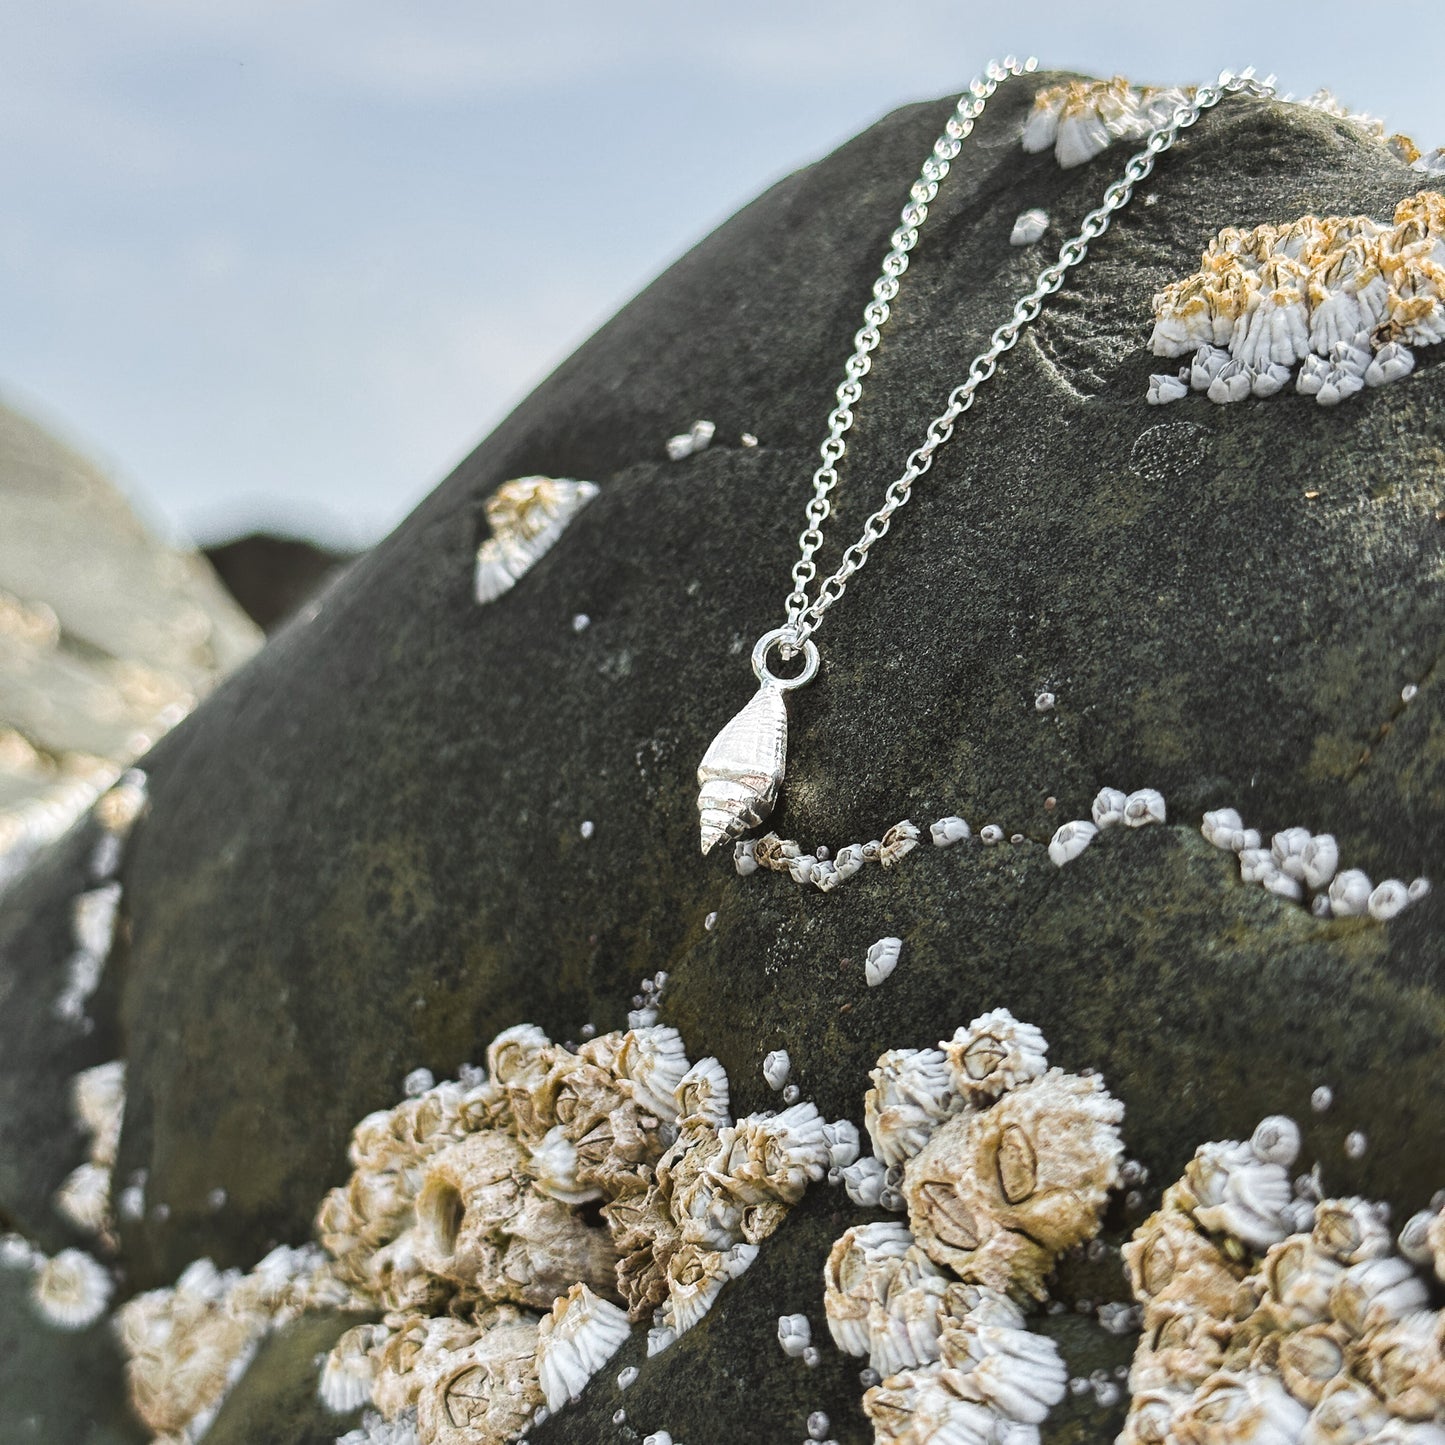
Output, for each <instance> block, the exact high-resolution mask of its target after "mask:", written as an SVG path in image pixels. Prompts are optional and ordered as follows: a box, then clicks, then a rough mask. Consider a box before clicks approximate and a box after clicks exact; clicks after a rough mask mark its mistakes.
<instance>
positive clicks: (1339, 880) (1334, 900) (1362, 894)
mask: <svg viewBox="0 0 1445 1445" xmlns="http://www.w3.org/2000/svg"><path fill="white" fill-rule="evenodd" d="M1373 891H1374V884H1372V883H1371V882H1370V878H1369V875H1368V874H1367V873H1363V872H1361V870H1360V869H1358V868H1346V869H1345V870H1344V872H1343V873H1337V874H1336V875H1335V877H1334V879H1333V880H1332V881H1331V883H1330V908H1331V909H1332V910H1333V912H1334V915H1335V917H1336V918H1362V917H1364V915H1365V914H1367V913H1368V912H1369V911H1370V896H1371V894H1372V893H1373Z"/></svg>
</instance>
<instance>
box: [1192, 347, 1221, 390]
mask: <svg viewBox="0 0 1445 1445" xmlns="http://www.w3.org/2000/svg"><path fill="white" fill-rule="evenodd" d="M1229 360H1230V357H1229V352H1227V351H1226V350H1225V349H1224V348H1223V347H1222V346H1201V347H1200V348H1199V349H1198V350H1197V351H1196V352H1195V353H1194V359H1193V360H1192V361H1191V362H1190V363H1189V384H1190V386H1192V387H1193V388H1194V390H1195V391H1208V390H1209V388H1210V387H1211V386H1213V385H1214V378H1215V377H1216V376H1218V375H1219V373H1220V372H1221V371H1223V370H1224V368H1225V367H1226V366H1228V365H1229Z"/></svg>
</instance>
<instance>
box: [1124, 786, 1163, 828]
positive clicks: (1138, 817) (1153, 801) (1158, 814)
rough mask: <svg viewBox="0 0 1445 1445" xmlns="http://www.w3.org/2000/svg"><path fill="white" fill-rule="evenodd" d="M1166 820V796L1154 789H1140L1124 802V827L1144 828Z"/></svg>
mask: <svg viewBox="0 0 1445 1445" xmlns="http://www.w3.org/2000/svg"><path fill="white" fill-rule="evenodd" d="M1164 820H1165V808H1164V795H1163V794H1162V793H1160V792H1158V791H1157V790H1156V789H1154V788H1140V789H1139V790H1138V791H1137V792H1133V793H1130V794H1129V796H1128V797H1127V798H1126V799H1125V800H1124V826H1125V827H1127V828H1142V827H1144V826H1145V825H1146V824H1148V823H1162V822H1164Z"/></svg>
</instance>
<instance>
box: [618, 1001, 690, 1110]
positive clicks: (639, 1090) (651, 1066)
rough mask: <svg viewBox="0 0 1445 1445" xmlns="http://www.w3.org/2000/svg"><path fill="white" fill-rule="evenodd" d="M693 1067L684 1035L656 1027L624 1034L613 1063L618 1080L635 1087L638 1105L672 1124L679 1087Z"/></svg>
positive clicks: (663, 1026)
mask: <svg viewBox="0 0 1445 1445" xmlns="http://www.w3.org/2000/svg"><path fill="white" fill-rule="evenodd" d="M690 1068H691V1064H690V1063H689V1062H688V1057H687V1050H686V1049H685V1047H684V1046H683V1042H682V1035H681V1034H679V1033H678V1031H677V1030H676V1029H674V1028H669V1027H667V1026H666V1025H657V1024H650V1025H648V1026H646V1027H642V1028H633V1029H630V1030H629V1031H628V1032H627V1033H625V1034H624V1035H623V1036H622V1041H621V1043H620V1045H619V1047H618V1050H617V1055H616V1059H615V1062H614V1064H613V1069H614V1071H615V1072H616V1074H617V1075H618V1077H619V1078H623V1079H627V1080H628V1081H629V1082H630V1083H631V1084H632V1094H633V1097H634V1098H635V1099H636V1100H637V1102H638V1104H640V1105H641V1106H642V1107H643V1108H644V1109H646V1110H648V1111H649V1112H650V1113H653V1114H655V1115H657V1117H658V1118H659V1119H661V1120H663V1121H664V1122H665V1123H669V1124H670V1123H672V1122H673V1120H674V1119H675V1118H676V1112H675V1111H676V1107H677V1086H678V1085H679V1084H680V1083H682V1081H683V1079H684V1078H686V1077H687V1073H688V1070H689V1069H690Z"/></svg>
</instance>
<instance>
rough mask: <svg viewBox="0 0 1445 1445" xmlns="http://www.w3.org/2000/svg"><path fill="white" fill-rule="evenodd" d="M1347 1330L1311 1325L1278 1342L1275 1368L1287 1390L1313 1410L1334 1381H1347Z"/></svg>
mask: <svg viewBox="0 0 1445 1445" xmlns="http://www.w3.org/2000/svg"><path fill="white" fill-rule="evenodd" d="M1349 1342H1350V1335H1349V1331H1348V1330H1343V1329H1341V1328H1340V1326H1339V1325H1336V1324H1312V1325H1306V1326H1305V1327H1304V1328H1303V1329H1300V1330H1296V1331H1293V1332H1291V1333H1289V1334H1286V1335H1285V1336H1284V1337H1283V1339H1281V1340H1280V1342H1279V1354H1278V1357H1277V1360H1276V1368H1277V1369H1278V1370H1279V1377H1280V1380H1281V1382H1282V1383H1283V1384H1284V1387H1285V1389H1286V1390H1288V1391H1289V1392H1290V1394H1291V1395H1293V1396H1294V1398H1295V1399H1296V1400H1298V1401H1299V1402H1300V1403H1301V1404H1302V1405H1308V1406H1309V1407H1310V1408H1311V1409H1313V1408H1314V1407H1315V1406H1316V1405H1318V1404H1319V1402H1320V1400H1321V1398H1322V1397H1323V1396H1324V1393H1325V1391H1326V1390H1328V1389H1330V1388H1331V1387H1332V1386H1333V1385H1334V1384H1335V1382H1336V1381H1337V1380H1340V1379H1341V1378H1342V1377H1344V1378H1348V1374H1349V1365H1348V1363H1347V1361H1346V1358H1345V1350H1346V1347H1347V1346H1348V1344H1349Z"/></svg>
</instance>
